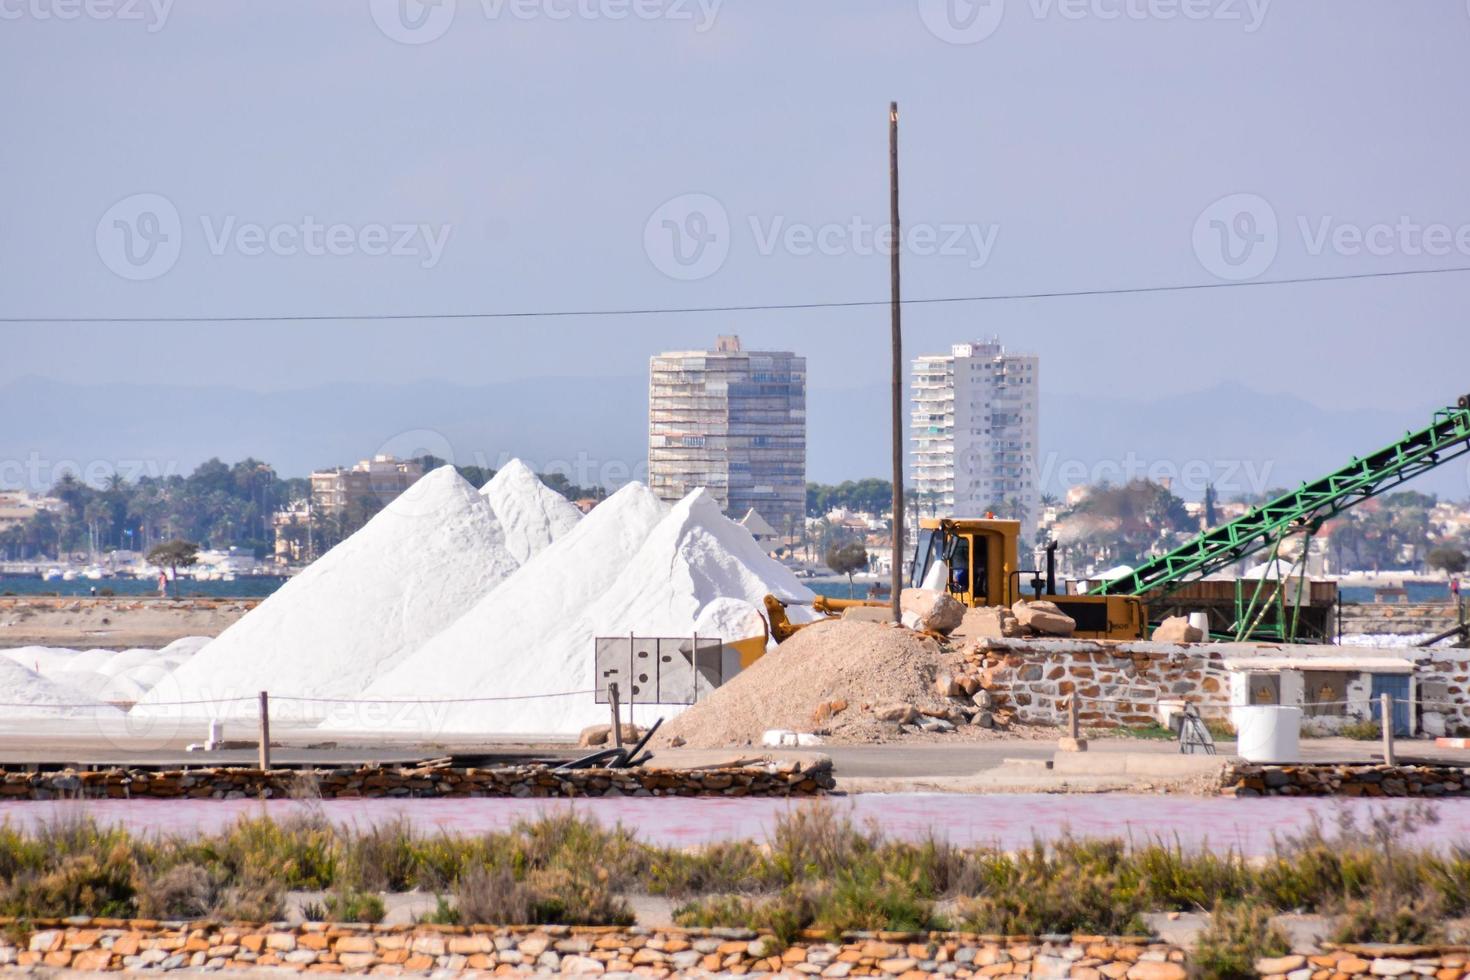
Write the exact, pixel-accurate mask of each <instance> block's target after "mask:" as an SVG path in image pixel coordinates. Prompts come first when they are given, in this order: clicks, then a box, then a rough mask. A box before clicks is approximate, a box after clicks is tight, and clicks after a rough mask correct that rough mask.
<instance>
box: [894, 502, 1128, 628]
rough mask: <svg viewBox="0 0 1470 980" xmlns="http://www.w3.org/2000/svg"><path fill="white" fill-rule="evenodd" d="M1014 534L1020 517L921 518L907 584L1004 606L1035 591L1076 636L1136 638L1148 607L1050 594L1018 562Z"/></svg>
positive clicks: (964, 599) (975, 602)
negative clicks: (1072, 625)
mask: <svg viewBox="0 0 1470 980" xmlns="http://www.w3.org/2000/svg"><path fill="white" fill-rule="evenodd" d="M1020 539H1021V522H1020V521H1004V520H996V519H994V518H924V519H921V520H920V521H919V535H918V540H917V541H916V542H915V549H914V562H913V567H912V570H911V571H910V573H909V585H910V586H911V587H913V588H925V589H937V590H942V591H945V592H948V593H949V594H950V595H952V596H954V598H955V599H957V600H958V601H960V602H962V603H964V604H965V605H967V606H1009V605H1011V604H1013V603H1014V602H1015V601H1016V600H1018V599H1024V598H1027V597H1029V596H1031V595H1039V597H1040V598H1043V599H1047V600H1049V601H1051V602H1054V603H1056V604H1057V606H1058V607H1060V608H1061V610H1062V611H1063V612H1065V613H1066V614H1067V615H1069V616H1071V617H1072V618H1073V619H1074V620H1076V621H1077V632H1076V634H1075V635H1077V636H1081V637H1091V638H1108V639H1138V638H1140V637H1142V636H1144V635H1145V631H1146V629H1147V623H1148V611H1147V609H1146V608H1145V607H1144V606H1143V604H1142V603H1141V602H1140V601H1139V600H1138V599H1137V598H1136V597H1134V596H1124V595H1117V596H1076V595H1053V594H1050V593H1051V589H1052V586H1050V585H1044V584H1043V580H1042V573H1041V572H1040V571H1038V570H1036V569H1033V568H1030V567H1027V568H1022V567H1021V564H1020V560H1019V552H1020ZM1028 587H1029V588H1030V591H1029V592H1028V591H1027V589H1028Z"/></svg>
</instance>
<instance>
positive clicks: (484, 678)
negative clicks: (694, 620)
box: [325, 483, 668, 731]
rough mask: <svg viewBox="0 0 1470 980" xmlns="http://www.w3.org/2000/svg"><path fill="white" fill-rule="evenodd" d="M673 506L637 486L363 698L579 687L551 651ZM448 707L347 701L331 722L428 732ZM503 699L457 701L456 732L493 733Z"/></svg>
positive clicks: (626, 489) (582, 682)
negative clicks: (549, 658) (553, 661)
mask: <svg viewBox="0 0 1470 980" xmlns="http://www.w3.org/2000/svg"><path fill="white" fill-rule="evenodd" d="M667 511H668V508H667V507H666V506H665V505H664V503H663V502H662V501H660V500H659V499H658V497H656V496H655V495H654V493H653V491H652V490H649V489H648V488H647V487H646V486H644V485H643V484H641V483H629V484H628V485H627V486H625V487H623V488H622V489H621V490H619V491H618V492H617V493H615V494H613V495H612V496H611V497H609V498H608V499H607V500H604V501H603V502H602V503H601V504H599V505H598V506H597V507H595V508H593V510H592V512H591V513H590V514H588V515H587V517H586V519H584V520H582V521H581V522H580V523H578V524H577V525H576V527H574V528H572V530H571V532H570V533H568V534H567V535H566V536H565V537H562V538H561V539H560V540H558V541H557V542H555V543H554V544H552V545H551V546H550V547H549V548H547V549H546V550H545V551H543V552H542V553H541V554H539V555H537V556H536V557H535V558H534V559H532V560H531V561H530V562H528V563H527V564H526V566H525V567H524V568H522V569H521V570H520V571H519V572H517V573H516V574H515V575H512V576H511V577H510V578H509V579H507V580H506V582H505V583H504V584H503V585H501V586H500V588H498V589H496V590H495V591H494V592H492V593H490V594H489V595H488V596H486V597H485V598H484V599H481V600H480V602H479V603H478V604H477V605H476V606H475V607H474V608H473V609H471V610H470V611H469V612H467V613H465V615H464V616H463V617H461V618H460V619H459V620H458V621H457V622H455V623H454V624H453V625H452V626H450V627H449V628H448V629H446V630H444V631H443V632H442V633H440V634H439V635H438V636H435V637H434V638H433V639H431V640H429V641H428V642H427V643H426V644H424V646H423V647H422V648H420V649H419V650H418V651H416V652H415V653H414V654H413V655H412V656H410V657H409V658H408V659H406V660H404V661H403V662H402V663H401V664H399V665H398V667H396V668H395V669H393V670H391V671H389V672H388V673H386V674H384V675H382V676H381V677H379V678H378V679H377V680H376V681H375V682H374V683H373V684H372V686H371V687H369V688H368V689H367V690H366V691H364V692H363V693H362V697H363V698H384V699H409V698H422V699H425V700H426V701H428V700H433V699H439V698H461V697H474V696H477V695H484V696H495V697H500V696H505V695H508V694H522V693H525V694H540V693H547V692H557V691H572V690H577V689H579V688H584V687H587V686H589V685H588V683H587V680H586V678H581V677H570V676H559V675H557V674H556V673H555V669H554V668H552V667H550V666H549V665H547V664H546V663H545V662H544V659H543V656H542V654H541V651H542V650H543V648H545V647H546V645H547V643H548V640H549V639H550V638H555V637H556V636H557V635H558V634H559V632H560V631H562V630H565V629H567V628H568V627H569V626H571V625H572V624H574V623H575V622H576V621H577V620H578V619H579V618H580V617H581V616H583V615H584V614H585V613H586V610H587V607H588V606H590V605H591V604H592V603H594V602H595V601H596V600H597V599H598V597H600V596H601V595H602V594H603V593H604V592H606V591H607V590H608V589H609V588H611V587H612V584H613V582H614V581H615V580H616V579H617V576H618V574H619V573H620V572H621V571H622V570H623V568H624V566H625V565H627V563H628V561H629V560H630V559H631V558H632V557H633V555H634V554H636V553H637V551H638V549H639V547H641V546H642V544H643V542H644V540H645V539H646V538H647V537H648V533H649V532H650V531H651V530H653V528H654V527H655V526H656V525H657V524H658V522H659V521H660V520H661V519H662V518H663V516H664V514H665V513H667ZM438 709H439V706H435V705H425V706H423V707H422V708H421V707H420V706H417V705H414V706H409V705H392V706H378V709H377V710H374V706H363V707H362V708H361V709H360V710H359V709H355V708H348V707H345V706H344V707H343V708H342V709H341V710H340V711H336V712H333V713H332V714H331V715H330V716H329V717H328V720H327V722H326V723H325V727H329V728H340V729H357V730H364V729H365V730H370V731H372V730H385V729H402V730H419V731H428V730H431V729H435V728H437V727H438V726H439V725H441V724H442V723H443V719H442V718H436V717H431V714H432V713H435V712H437V711H438ZM501 710H502V704H501V703H499V702H486V703H479V704H466V705H460V706H456V714H455V722H456V724H457V725H458V726H459V727H458V728H456V729H455V730H470V731H490V730H498V729H497V728H496V723H495V720H494V719H495V718H496V717H497V716H498V715H499V714H500V712H501Z"/></svg>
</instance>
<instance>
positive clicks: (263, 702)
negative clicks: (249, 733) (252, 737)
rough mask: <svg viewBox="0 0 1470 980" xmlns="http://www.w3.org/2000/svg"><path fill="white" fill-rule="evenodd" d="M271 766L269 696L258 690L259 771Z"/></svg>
mask: <svg viewBox="0 0 1470 980" xmlns="http://www.w3.org/2000/svg"><path fill="white" fill-rule="evenodd" d="M270 767H271V696H270V695H269V694H267V693H266V692H265V691H261V692H260V771H261V772H266V771H267V770H269V769H270Z"/></svg>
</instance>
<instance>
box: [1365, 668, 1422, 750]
mask: <svg viewBox="0 0 1470 980" xmlns="http://www.w3.org/2000/svg"><path fill="white" fill-rule="evenodd" d="M1372 676H1373V720H1374V721H1377V722H1379V724H1382V718H1381V717H1380V716H1381V715H1382V714H1383V704H1382V702H1381V701H1380V700H1379V695H1383V694H1387V695H1388V696H1389V697H1391V698H1393V733H1394V734H1395V735H1412V734H1413V732H1411V731H1410V730H1409V675H1408V674H1374V675H1372Z"/></svg>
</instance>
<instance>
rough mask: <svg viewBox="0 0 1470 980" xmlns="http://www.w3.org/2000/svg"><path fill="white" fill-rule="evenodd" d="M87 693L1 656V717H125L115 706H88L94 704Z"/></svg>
mask: <svg viewBox="0 0 1470 980" xmlns="http://www.w3.org/2000/svg"><path fill="white" fill-rule="evenodd" d="M94 700H95V699H94V698H92V697H90V696H89V695H88V694H87V693H86V692H84V691H80V690H77V689H76V688H73V687H68V686H67V685H65V684H58V683H57V682H56V681H53V680H49V679H47V678H45V677H42V676H41V675H40V674H38V673H36V672H35V671H33V670H30V669H28V668H26V667H23V666H22V665H20V664H19V663H17V662H16V661H15V660H13V659H11V658H10V657H0V703H3V707H0V718H3V719H7V720H8V719H11V718H83V717H94V718H95V717H104V716H112V715H115V716H118V717H121V716H122V712H121V711H119V710H118V709H117V708H113V707H102V708H95V707H87V706H86V705H89V704H91V703H92V702H94Z"/></svg>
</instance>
